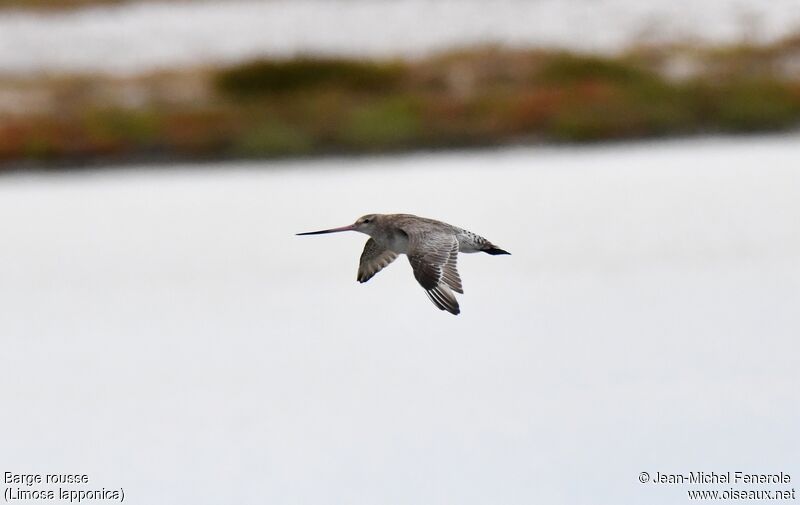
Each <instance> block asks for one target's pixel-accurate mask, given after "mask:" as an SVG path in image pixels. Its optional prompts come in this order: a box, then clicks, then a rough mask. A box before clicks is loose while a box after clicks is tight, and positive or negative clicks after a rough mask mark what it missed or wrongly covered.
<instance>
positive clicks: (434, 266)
mask: <svg viewBox="0 0 800 505" xmlns="http://www.w3.org/2000/svg"><path fill="white" fill-rule="evenodd" d="M349 230H352V231H358V232H361V233H365V234H367V235H369V236H370V239H369V240H367V243H366V245H365V246H364V252H362V253H361V260H360V263H359V268H358V281H359V282H367V281H368V280H369V279H371V278H372V276H374V275H375V274H376V273H378V272H379V271H380V270H381V269H383V268H384V267H386V266H387V265H388V264H389V263H391V262H392V261H394V260H395V259H396V258H397V256H398V255H399V254H405V255H407V256H408V261H409V262H410V263H411V267H412V268H413V270H414V277H415V278H416V279H417V281H418V282H419V283H420V285H422V287H423V288H424V289H425V292H426V294H427V295H428V298H430V299H431V301H432V302H433V303H434V305H436V306H437V307H438V308H439V309H441V310H446V311H448V312H450V313H451V314H458V313H459V312H460V309H459V306H458V302H457V301H456V298H455V295H454V294H453V291H455V292H457V293H463V292H464V290H463V288H462V286H461V278H460V276H459V274H458V270H457V268H456V260H457V257H458V253H459V252H463V253H474V252H485V253H488V254H493V255H494V254H509V253H508V252H506V251H504V250H502V249H499V248H498V247H496V246H495V245H494V244H492V243H491V242H489V241H488V240H486V239H485V238H483V237H481V236H480V235H476V234H475V233H472V232H470V231H467V230H464V229H462V228H459V227H457V226H453V225H450V224H447V223H443V222H441V221H437V220H435V219H428V218H424V217H418V216H414V215H411V214H367V215H366V216H363V217H361V218H359V219H358V220H357V221H356V222H355V223H354V224H352V225H349V226H343V227H341V228H332V229H329V230H322V231H316V232H308V233H298V235H316V234H321V233H334V232H339V231H349Z"/></svg>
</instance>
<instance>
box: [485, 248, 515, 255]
mask: <svg viewBox="0 0 800 505" xmlns="http://www.w3.org/2000/svg"><path fill="white" fill-rule="evenodd" d="M483 252H485V253H486V254H491V255H492V256H496V255H498V254H508V255H511V253H510V252H508V251H504V250H502V249H500V248H499V247H492V248H491V249H484V250H483Z"/></svg>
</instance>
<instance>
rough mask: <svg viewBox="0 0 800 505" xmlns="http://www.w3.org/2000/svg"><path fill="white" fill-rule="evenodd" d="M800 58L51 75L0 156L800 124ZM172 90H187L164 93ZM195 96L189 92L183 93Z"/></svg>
mask: <svg viewBox="0 0 800 505" xmlns="http://www.w3.org/2000/svg"><path fill="white" fill-rule="evenodd" d="M797 61H800V38H794V39H787V40H786V41H781V42H779V43H776V44H773V45H770V46H759V47H749V46H748V47H743V46H736V47H727V48H710V49H697V48H680V47H677V48H676V47H671V48H644V49H638V50H636V51H631V52H630V53H627V54H624V55H621V56H619V57H613V58H611V57H599V56H587V55H580V54H571V53H565V52H544V51H521V50H503V49H497V48H479V49H472V50H461V51H457V52H452V53H448V54H443V55H438V56H434V57H430V58H427V59H423V60H418V61H409V62H396V61H389V62H382V61H377V62H376V61H366V60H346V59H339V58H333V59H322V58H308V57H303V58H298V59H293V60H267V61H265V60H261V61H255V62H249V63H245V64H242V65H238V66H233V67H229V68H223V69H219V70H216V71H199V70H196V69H195V70H191V71H190V70H187V71H185V72H183V73H182V72H180V71H178V72H173V73H171V74H161V75H156V76H150V77H148V76H141V77H137V78H132V79H130V80H128V81H125V82H117V81H114V80H113V79H111V78H99V77H97V78H93V77H88V76H83V77H73V78H66V79H61V80H59V79H52V80H51V81H48V82H46V83H44V84H42V83H35V84H37V86H38V88H37V86H33V85H32V84H31V83H22V84H18V85H17V87H16V88H14V92H19V93H23V94H24V92H25V91H26V90H29V89H34V88H36V93H38V94H37V95H36V96H37V97H39V98H37V100H40V99H41V95H42V90H43V89H44V90H45V91H46V92H48V93H50V95H51V96H52V97H54V98H53V100H51V101H50V102H48V103H50V104H51V105H50V106H48V107H46V108H43V109H41V110H38V111H33V112H31V113H29V114H19V113H15V114H3V112H2V109H0V161H16V160H24V159H32V160H38V161H46V162H47V161H64V160H66V161H72V162H82V161H86V160H92V159H106V160H126V159H130V158H137V159H140V158H143V157H144V158H147V157H150V158H159V157H169V158H190V159H196V158H225V157H257V158H258V157H277V156H298V155H312V154H321V153H341V152H376V151H388V150H401V149H413V148H421V147H424V148H431V147H453V146H470V145H493V144H494V145H497V144H501V143H505V142H519V141H555V142H593V141H603V140H614V139H628V138H642V137H655V136H668V135H687V134H694V133H707V132H730V133H739V132H759V131H773V130H782V129H789V128H793V127H796V126H797V125H800V72H796V71H794V72H793V71H792V69H793V68H795V67H793V66H792V65H793V63H792V62H797ZM675 62H678V63H680V65H677V67H678V68H682V69H683V70H681V71H680V72H678V73H677V74H676V72H675V71H674V68H676V63H675ZM687 62H688V63H687ZM687 69H688V70H687ZM103 79H105V80H103ZM82 83H83V84H82ZM86 83H91V84H92V86H87V85H86ZM186 83H189V85H188V86H189V87H188V88H187V87H182V86H184V85H185V84H186ZM6 84H7V83H6ZM2 86H3V81H0V88H2ZM9 86H10V85H9ZM120 87H121V88H125V89H126V93H128V94H129V93H130V91H131V89H133V90H135V91H136V92H137V94H136V95H135V96H145V97H146V100H144V101H143V102H141V103H138V102H137V104H135V105H131V104H130V103H127V102H125V101H124V100H122V101H121V102H120V101H117V102H115V101H114V100H113V99H112V98H109V97H113V96H116V95H115V92H114V91H115V90H116V89H117V88H120ZM169 89H173V90H178V92H177V93H173V94H174V95H177V98H176V97H175V96H164V95H163V93H162V91H159V90H169ZM185 89H192V90H194V91H193V93H194V95H192V97H191V98H184V97H183V96H184V95H185V93H184V91H183V90H185ZM85 90H102V92H95V91H89V92H86V91H85ZM118 94H119V95H120V96H123V97H124V96H127V95H126V94H122V93H118ZM64 96H67V97H71V98H70V99H69V100H63V99H61V97H64ZM32 103H33V102H32ZM36 103H38V102H36ZM0 107H1V104H0Z"/></svg>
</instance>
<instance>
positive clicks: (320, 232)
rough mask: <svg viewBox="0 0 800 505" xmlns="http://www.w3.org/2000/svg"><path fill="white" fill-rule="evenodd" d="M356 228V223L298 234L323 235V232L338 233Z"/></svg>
mask: <svg viewBox="0 0 800 505" xmlns="http://www.w3.org/2000/svg"><path fill="white" fill-rule="evenodd" d="M355 229H356V225H354V224H349V225H347V226H342V227H341V228H331V229H330V230H320V231H307V232H305V233H298V234H297V235H322V234H323V233H337V232H340V231H350V230H355Z"/></svg>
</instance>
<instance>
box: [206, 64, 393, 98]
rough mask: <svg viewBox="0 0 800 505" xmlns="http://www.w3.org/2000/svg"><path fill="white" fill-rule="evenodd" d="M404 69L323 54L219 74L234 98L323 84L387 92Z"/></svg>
mask: <svg viewBox="0 0 800 505" xmlns="http://www.w3.org/2000/svg"><path fill="white" fill-rule="evenodd" d="M403 71H404V67H403V65H401V64H399V63H397V64H392V63H386V64H384V63H375V62H369V61H354V60H344V59H320V58H299V59H295V60H278V61H270V60H259V61H255V62H251V63H245V64H244V65H240V66H237V67H233V68H228V69H224V70H222V71H220V72H219V73H218V74H217V75H216V85H217V88H218V89H219V90H220V91H221V92H223V93H225V94H226V95H228V96H230V97H232V98H251V97H259V96H266V95H270V94H279V93H297V92H301V91H308V90H312V89H319V88H333V89H340V90H346V91H350V92H361V91H364V92H382V93H386V92H389V91H391V90H392V89H395V88H396V87H397V85H398V83H399V81H400V80H401V79H402V77H403Z"/></svg>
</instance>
